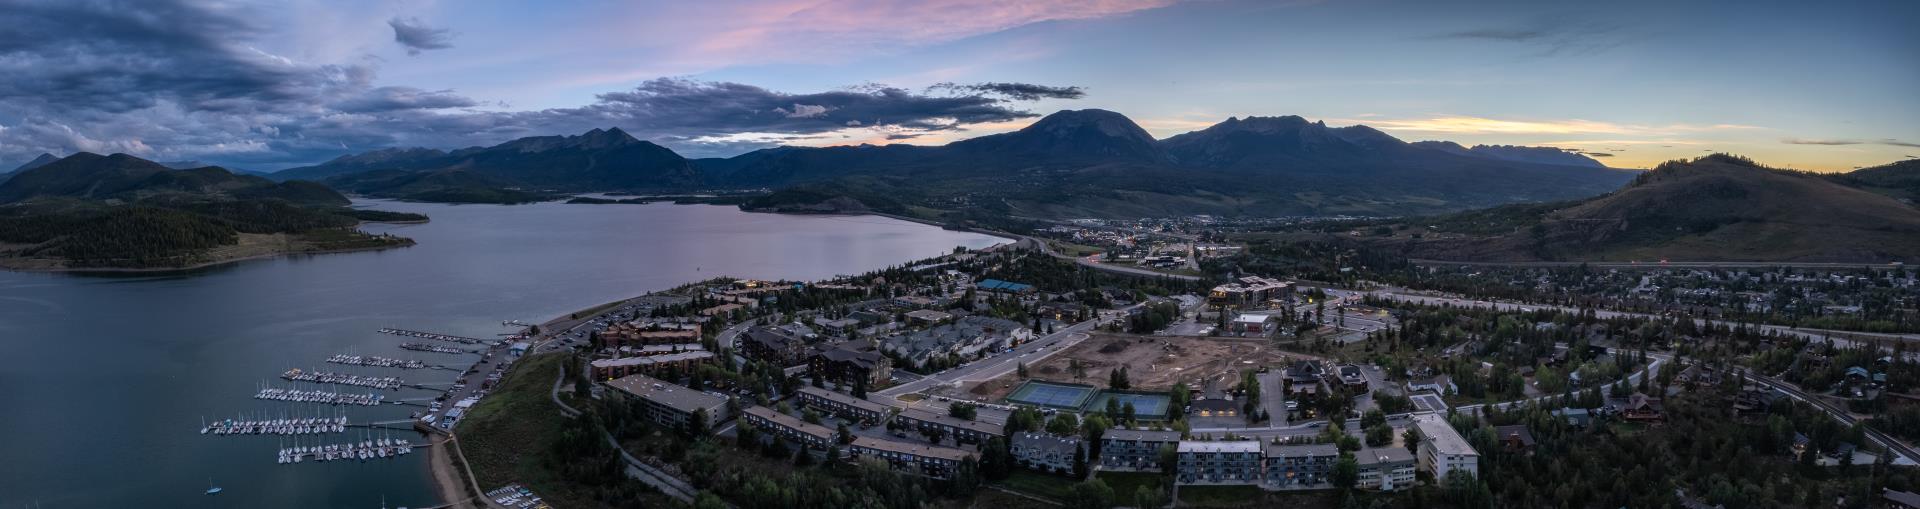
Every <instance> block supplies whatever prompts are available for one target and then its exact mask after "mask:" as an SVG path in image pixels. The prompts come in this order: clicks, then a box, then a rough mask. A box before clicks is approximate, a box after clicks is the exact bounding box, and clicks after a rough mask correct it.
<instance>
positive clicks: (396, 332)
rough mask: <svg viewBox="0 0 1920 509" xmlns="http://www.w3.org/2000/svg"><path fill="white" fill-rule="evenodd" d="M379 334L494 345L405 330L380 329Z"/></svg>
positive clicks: (476, 339) (484, 341)
mask: <svg viewBox="0 0 1920 509" xmlns="http://www.w3.org/2000/svg"><path fill="white" fill-rule="evenodd" d="M380 333H381V334H392V335H395V336H405V337H409V338H421V339H431V340H434V341H446V342H449V343H460V344H464V345H488V346H492V345H493V344H494V342H493V341H488V340H485V339H478V338H469V337H465V336H454V335H451V334H440V333H434V332H420V331H413V330H406V329H392V328H387V329H380Z"/></svg>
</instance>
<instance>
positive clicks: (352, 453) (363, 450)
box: [279, 438, 421, 465]
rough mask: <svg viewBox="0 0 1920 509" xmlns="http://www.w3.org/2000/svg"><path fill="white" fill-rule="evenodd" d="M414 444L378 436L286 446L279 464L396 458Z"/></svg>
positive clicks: (408, 451)
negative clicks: (334, 442) (310, 458)
mask: <svg viewBox="0 0 1920 509" xmlns="http://www.w3.org/2000/svg"><path fill="white" fill-rule="evenodd" d="M414 447H421V446H416V445H414V444H413V443H412V442H408V441H407V440H406V439H403V438H379V439H373V440H362V441H359V442H352V443H345V444H328V445H315V446H301V447H287V448H282V449H280V459H279V461H280V464H282V465H285V464H289V463H300V462H303V461H305V460H306V459H307V458H308V457H312V458H313V460H314V461H316V462H326V461H338V460H360V461H366V460H371V459H385V458H397V457H400V456H402V455H405V454H407V453H410V452H413V448H414Z"/></svg>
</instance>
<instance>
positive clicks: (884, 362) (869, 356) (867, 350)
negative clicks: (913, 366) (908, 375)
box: [807, 340, 893, 387]
mask: <svg viewBox="0 0 1920 509" xmlns="http://www.w3.org/2000/svg"><path fill="white" fill-rule="evenodd" d="M807 366H808V369H810V370H812V371H813V376H816V377H820V378H822V379H825V380H828V381H831V382H833V383H836V384H842V385H853V384H854V383H855V381H859V382H861V383H865V384H866V385H867V387H881V386H884V385H886V384H887V382H888V381H889V380H891V379H892V378H893V359H891V358H888V357H887V356H885V355H882V354H881V353H880V349H879V347H877V346H874V344H873V342H872V341H867V340H859V341H848V342H844V343H840V344H838V345H834V347H833V348H828V349H825V350H822V351H820V353H816V354H813V357H812V358H810V359H808V361H807Z"/></svg>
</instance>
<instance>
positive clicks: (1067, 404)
mask: <svg viewBox="0 0 1920 509" xmlns="http://www.w3.org/2000/svg"><path fill="white" fill-rule="evenodd" d="M1093 391H1094V389H1093V387H1089V386H1085V385H1072V384H1058V383H1049V382H1041V381H1038V380H1028V381H1027V383H1025V384H1022V385H1021V386H1020V388H1018V389H1014V390H1013V394H1009V395H1007V402H1008V403H1013V404H1017V405H1033V406H1037V407H1041V408H1053V409H1059V410H1072V411H1079V410H1080V407H1081V405H1085V404H1086V403H1087V399H1088V398H1091V397H1092V396H1093ZM1161 406H1163V407H1164V406H1165V405H1161Z"/></svg>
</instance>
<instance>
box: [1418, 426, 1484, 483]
mask: <svg viewBox="0 0 1920 509" xmlns="http://www.w3.org/2000/svg"><path fill="white" fill-rule="evenodd" d="M1413 425H1414V431H1415V432H1416V433H1419V435H1420V454H1419V455H1418V456H1419V458H1418V460H1419V466H1420V469H1421V470H1425V471H1427V473H1428V474H1431V475H1432V476H1433V478H1434V479H1446V478H1447V474H1450V473H1453V472H1465V473H1467V474H1471V475H1474V476H1476V477H1477V476H1479V475H1480V453H1479V452H1478V451H1475V450H1473V445H1471V444H1468V443H1467V439H1466V438H1464V437H1461V436H1460V432H1459V431H1455V430H1454V429H1453V425H1450V424H1447V421H1446V420H1445V419H1443V418H1441V417H1440V416H1438V415H1432V414H1422V415H1416V416H1414V418H1413Z"/></svg>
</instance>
